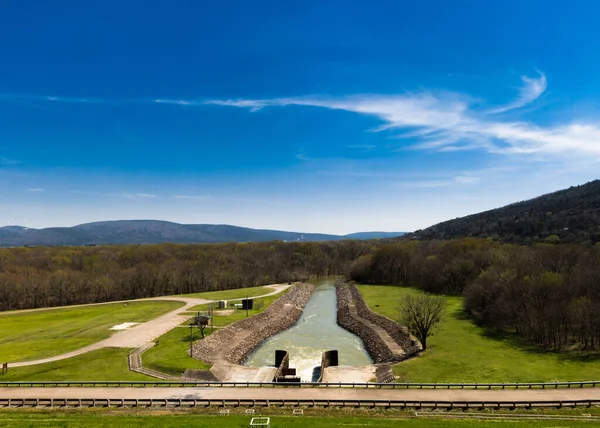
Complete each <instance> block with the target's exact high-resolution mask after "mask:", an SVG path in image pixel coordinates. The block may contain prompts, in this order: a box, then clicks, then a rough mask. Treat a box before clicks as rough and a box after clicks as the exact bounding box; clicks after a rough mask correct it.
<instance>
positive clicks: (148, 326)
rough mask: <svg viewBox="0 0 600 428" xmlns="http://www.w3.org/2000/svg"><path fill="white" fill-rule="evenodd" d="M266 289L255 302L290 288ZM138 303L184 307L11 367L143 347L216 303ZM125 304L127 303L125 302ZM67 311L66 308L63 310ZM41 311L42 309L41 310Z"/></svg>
mask: <svg viewBox="0 0 600 428" xmlns="http://www.w3.org/2000/svg"><path fill="white" fill-rule="evenodd" d="M265 287H270V288H272V289H273V291H272V292H271V293H268V294H264V295H262V296H255V297H253V298H254V299H258V298H261V297H267V296H272V295H274V294H279V293H281V292H282V291H284V290H286V289H288V288H289V287H290V285H266V286H265ZM242 299H243V297H241V298H239V299H228V301H235V300H242ZM140 300H171V301H177V302H184V303H185V305H184V306H182V307H181V308H178V309H176V310H174V311H171V312H169V313H167V314H165V315H162V316H160V317H158V318H155V319H153V320H151V321H147V322H145V323H142V324H140V325H137V326H135V327H133V328H130V329H127V330H122V331H119V332H118V333H115V334H114V335H112V336H111V337H109V338H108V339H104V340H102V341H100V342H96V343H93V344H91V345H88V346H86V347H83V348H80V349H76V350H75V351H71V352H67V353H65V354H61V355H56V356H54V357H49V358H43V359H40V360H32V361H23V362H18V363H11V364H10V367H25V366H34V365H37V364H44V363H50V362H53V361H60V360H64V359H67V358H71V357H75V356H77V355H82V354H85V353H87V352H90V351H95V350H97V349H101V348H110V347H113V348H139V347H141V346H144V345H145V344H147V343H149V342H151V341H153V340H155V339H156V338H158V337H160V336H162V335H163V334H165V333H166V332H168V331H169V330H172V329H174V328H175V327H177V326H179V325H180V324H182V323H183V322H185V321H186V320H188V319H189V318H191V317H190V315H184V313H185V312H186V311H188V310H189V309H190V308H192V307H194V306H197V305H204V304H206V303H214V302H216V300H206V299H198V298H194V297H180V296H165V297H151V298H148V299H139V300H138V301H140ZM107 303H115V302H107ZM124 303H126V302H124ZM78 306H90V305H78ZM66 307H69V306H66ZM40 310H44V309H40Z"/></svg>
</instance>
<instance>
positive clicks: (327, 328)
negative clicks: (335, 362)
mask: <svg viewBox="0 0 600 428" xmlns="http://www.w3.org/2000/svg"><path fill="white" fill-rule="evenodd" d="M336 314H337V309H336V292H335V285H334V284H333V282H327V283H324V284H321V285H318V286H317V287H315V290H314V291H313V293H312V295H311V297H310V300H309V301H308V303H307V304H306V306H305V307H304V310H303V312H302V315H301V317H300V319H299V320H298V322H297V323H296V325H294V326H293V327H291V328H290V329H288V330H286V331H283V332H281V333H279V334H277V335H275V336H273V337H271V338H269V339H267V340H266V341H265V342H264V343H263V344H262V345H261V346H260V347H259V348H258V349H257V350H256V351H255V352H254V353H253V354H252V355H251V356H250V357H249V358H248V359H247V360H246V361H245V363H244V364H245V365H247V366H255V367H257V366H268V365H272V364H273V358H274V355H275V351H276V350H286V351H287V352H288V353H289V359H290V362H289V365H290V367H293V368H295V369H296V373H297V375H298V376H299V377H300V379H301V380H302V381H308V382H310V381H317V380H318V379H319V377H320V371H319V368H320V366H321V359H322V354H323V352H325V351H330V350H334V349H335V350H337V351H338V353H339V356H340V357H339V365H340V366H348V367H357V366H365V365H369V364H371V363H372V362H373V361H372V359H371V357H370V356H369V354H368V353H367V351H366V350H365V347H364V344H363V342H362V340H361V339H360V338H359V337H357V336H355V335H354V334H352V333H350V332H349V331H347V330H344V329H343V328H341V327H340V326H339V325H338V324H337V315H336Z"/></svg>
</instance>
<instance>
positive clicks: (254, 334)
mask: <svg viewBox="0 0 600 428" xmlns="http://www.w3.org/2000/svg"><path fill="white" fill-rule="evenodd" d="M313 290H314V286H313V285H312V284H297V285H294V286H293V287H292V288H291V289H290V291H289V292H287V293H286V294H284V295H283V296H282V297H280V298H279V299H277V300H276V301H275V302H273V303H272V304H271V305H270V306H269V307H268V308H267V309H266V310H265V311H264V312H261V313H260V314H258V315H255V316H253V317H250V318H247V319H245V320H242V321H237V322H235V323H233V324H230V325H229V326H227V327H225V328H223V329H220V330H218V331H216V332H215V333H213V334H211V335H210V336H208V337H207V338H206V339H203V340H200V341H198V342H196V343H195V344H194V358H196V359H199V360H202V361H206V362H209V363H213V364H216V363H219V362H228V363H231V364H242V363H243V362H244V361H245V360H246V359H247V358H248V357H249V356H250V355H251V354H252V353H253V352H254V350H255V349H256V348H258V347H259V346H260V345H261V344H262V342H263V341H265V340H266V339H268V338H269V337H271V336H273V335H275V334H277V333H279V332H282V331H284V330H287V329H288V328H290V327H292V326H293V325H294V324H296V322H297V321H298V319H299V318H300V315H301V314H302V310H303V309H304V306H305V305H306V303H308V300H309V299H310V296H311V294H312V292H313Z"/></svg>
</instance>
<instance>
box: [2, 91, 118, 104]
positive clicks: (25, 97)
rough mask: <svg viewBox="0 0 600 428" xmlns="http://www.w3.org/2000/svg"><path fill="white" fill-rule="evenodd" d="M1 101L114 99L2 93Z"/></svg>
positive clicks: (97, 101) (91, 101)
mask: <svg viewBox="0 0 600 428" xmlns="http://www.w3.org/2000/svg"><path fill="white" fill-rule="evenodd" d="M0 101H9V102H10V101H12V102H19V101H44V102H50V103H67V104H114V101H111V100H108V99H104V98H76V97H63V96H51V95H22V94H6V93H5V94H1V93H0Z"/></svg>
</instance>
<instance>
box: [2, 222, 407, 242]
mask: <svg viewBox="0 0 600 428" xmlns="http://www.w3.org/2000/svg"><path fill="white" fill-rule="evenodd" d="M403 234H404V232H359V233H353V234H350V235H343V236H342V235H327V234H320V233H298V232H285V231H279V230H261V229H250V228H246V227H238V226H229V225H215V224H179V223H171V222H168V221H159V220H119V221H103V222H97V223H86V224H80V225H78V226H73V227H49V228H46V229H30V228H26V227H21V226H6V227H0V247H10V246H24V245H29V246H36V245H44V246H58V245H101V244H108V245H117V244H160V243H164V242H171V243H177V244H192V243H219V242H264V241H295V242H298V241H306V242H310V241H339V240H342V239H377V238H393V237H397V236H401V235H403Z"/></svg>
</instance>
